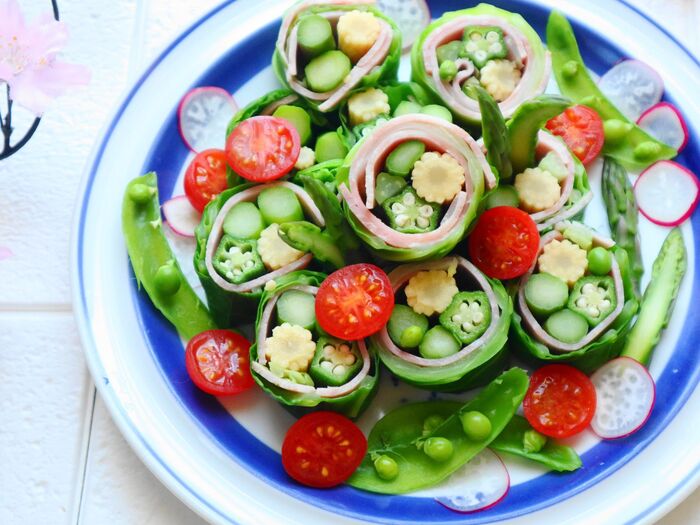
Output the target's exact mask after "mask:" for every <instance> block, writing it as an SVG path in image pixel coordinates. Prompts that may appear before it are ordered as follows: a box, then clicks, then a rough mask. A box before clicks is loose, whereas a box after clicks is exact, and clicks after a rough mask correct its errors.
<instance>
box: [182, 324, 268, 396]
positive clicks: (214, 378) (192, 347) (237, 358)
mask: <svg viewBox="0 0 700 525" xmlns="http://www.w3.org/2000/svg"><path fill="white" fill-rule="evenodd" d="M249 350H250V342H249V341H248V340H247V339H246V338H245V337H243V336H242V335H240V334H237V333H235V332H231V331H230V330H207V331H205V332H202V333H201V334H197V335H195V336H194V337H193V338H192V339H190V341H189V342H188V343H187V350H186V353H185V366H186V367H187V373H188V374H189V375H190V378H191V379H192V381H193V382H194V384H195V385H197V386H198V387H199V388H201V389H202V390H204V391H205V392H206V393H207V394H212V395H215V396H227V395H231V394H237V393H238V392H243V391H244V390H248V389H249V388H251V387H252V386H253V384H254V381H253V376H252V375H251V374H250V357H249V355H250V354H249V353H248V352H249Z"/></svg>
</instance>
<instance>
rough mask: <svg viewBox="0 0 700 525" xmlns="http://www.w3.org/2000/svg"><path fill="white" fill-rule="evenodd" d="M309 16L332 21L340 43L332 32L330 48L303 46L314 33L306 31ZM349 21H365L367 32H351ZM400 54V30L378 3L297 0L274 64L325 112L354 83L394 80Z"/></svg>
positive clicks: (360, 85) (363, 84) (286, 19)
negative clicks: (352, 35)
mask: <svg viewBox="0 0 700 525" xmlns="http://www.w3.org/2000/svg"><path fill="white" fill-rule="evenodd" d="M351 12H352V13H351ZM316 15H319V16H316ZM307 17H314V18H315V19H316V20H318V19H319V18H321V17H323V18H325V19H326V20H327V21H328V23H329V25H330V28H331V31H334V32H335V33H336V34H337V47H338V49H336V48H335V47H336V42H334V41H332V40H333V39H332V38H331V39H330V40H329V41H328V42H329V45H328V46H327V48H325V47H324V48H323V49H316V50H314V51H313V52H309V50H308V49H304V44H305V42H308V39H307V36H308V35H309V34H310V33H311V31H307V29H308V27H310V25H309V24H307V23H306V22H304V20H305V18H307ZM347 17H349V18H347ZM353 18H354V19H355V20H352V21H351V19H353ZM319 22H320V21H319ZM346 22H347V23H346ZM318 25H319V26H320V25H321V24H320V23H319V24H318ZM304 26H308V27H304ZM348 26H354V27H358V26H360V27H363V28H364V31H365V32H364V34H363V35H362V36H363V37H364V38H360V39H357V38H350V37H349V36H348V35H349V30H348V29H346V28H347V27H348ZM313 33H314V34H317V33H318V30H317V29H315V30H314V31H313ZM313 36H314V35H312V37H313ZM314 55H315V56H314ZM400 59H401V32H400V30H399V28H398V27H397V26H396V24H395V23H394V22H393V21H392V20H391V19H390V18H388V17H387V16H385V15H384V14H382V13H381V12H380V11H379V10H378V9H377V8H376V7H375V6H374V5H372V4H370V3H364V2H360V3H358V2H355V1H351V0H348V1H347V2H345V1H333V2H324V1H323V0H311V1H303V2H298V3H297V4H295V5H293V6H292V7H291V8H290V9H289V10H288V11H287V12H286V13H285V15H284V17H283V19H282V25H281V27H280V30H279V34H278V37H277V44H276V46H275V51H274V55H273V57H272V68H273V70H274V72H275V75H276V76H277V78H278V79H279V80H280V82H281V83H282V84H284V85H285V86H287V87H289V88H290V89H291V90H292V91H294V92H295V93H297V94H298V95H300V96H302V97H304V98H305V99H306V100H307V101H308V102H309V104H311V105H313V106H314V107H316V108H317V109H318V110H319V111H320V112H322V113H327V112H329V111H332V110H334V109H336V108H337V107H338V105H339V104H340V103H341V102H343V100H345V99H346V98H347V96H348V94H349V93H350V91H352V90H353V89H355V88H363V87H373V86H376V85H377V84H379V83H382V82H387V81H392V80H396V76H397V73H398V68H399V60H400Z"/></svg>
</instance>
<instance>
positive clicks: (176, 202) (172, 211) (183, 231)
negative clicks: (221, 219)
mask: <svg viewBox="0 0 700 525" xmlns="http://www.w3.org/2000/svg"><path fill="white" fill-rule="evenodd" d="M163 216H164V217H165V222H167V223H168V226H170V229H171V230H173V231H174V232H175V233H177V234H178V235H182V236H183V237H194V230H195V228H197V226H198V225H199V221H200V220H201V219H202V215H201V214H200V213H199V212H198V211H197V210H195V209H194V207H193V206H192V205H191V204H190V201H189V200H188V199H187V197H186V196H185V195H179V196H177V197H173V198H172V199H170V200H169V201H166V202H164V203H163Z"/></svg>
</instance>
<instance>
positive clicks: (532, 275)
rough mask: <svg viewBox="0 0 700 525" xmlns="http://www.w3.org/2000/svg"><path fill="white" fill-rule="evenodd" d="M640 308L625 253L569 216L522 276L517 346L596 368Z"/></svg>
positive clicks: (609, 356)
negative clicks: (569, 220) (569, 218)
mask: <svg viewBox="0 0 700 525" xmlns="http://www.w3.org/2000/svg"><path fill="white" fill-rule="evenodd" d="M637 309H638V302H637V299H636V297H635V295H634V287H633V285H632V279H631V274H630V268H629V259H628V256H627V252H625V251H624V250H622V249H619V248H618V247H617V246H615V243H614V242H613V241H612V240H610V239H607V238H604V237H601V236H599V235H598V234H596V233H595V232H593V231H592V230H591V229H589V228H588V227H587V226H585V225H583V224H581V223H578V222H568V221H564V222H561V223H558V224H557V225H556V226H555V229H554V230H553V231H551V232H549V233H547V234H545V235H543V236H542V238H541V241H540V247H539V251H538V255H537V258H536V260H535V262H534V263H533V265H532V267H531V268H530V270H529V271H528V272H527V273H526V274H525V275H524V276H523V277H522V278H521V280H520V283H519V288H518V293H517V306H516V312H515V313H514V314H513V323H512V335H513V343H514V347H515V348H516V349H519V350H520V351H521V352H523V354H524V355H526V356H529V357H534V358H536V359H539V360H542V361H566V362H569V364H572V365H574V366H576V367H578V368H581V369H582V370H584V371H586V372H591V371H592V370H595V369H596V368H597V367H599V366H600V365H602V364H603V363H605V362H607V361H609V360H610V359H612V358H614V357H616V356H617V355H618V354H619V352H620V351H621V350H622V344H623V343H624V340H625V336H626V334H627V332H628V331H629V328H630V324H631V321H632V318H633V317H634V315H635V313H636V312H637Z"/></svg>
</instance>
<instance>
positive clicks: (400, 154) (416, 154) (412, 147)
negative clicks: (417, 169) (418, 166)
mask: <svg viewBox="0 0 700 525" xmlns="http://www.w3.org/2000/svg"><path fill="white" fill-rule="evenodd" d="M423 153H425V144H423V143H422V142H421V141H420V140H407V141H406V142H402V143H401V144H399V145H398V146H396V147H395V148H394V150H393V151H392V152H391V153H389V155H388V156H387V158H386V169H387V171H388V172H389V173H391V174H392V175H395V176H397V177H407V176H408V175H409V174H410V173H411V171H413V165H414V164H415V163H416V162H418V159H420V158H421V156H422V155H423Z"/></svg>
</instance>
